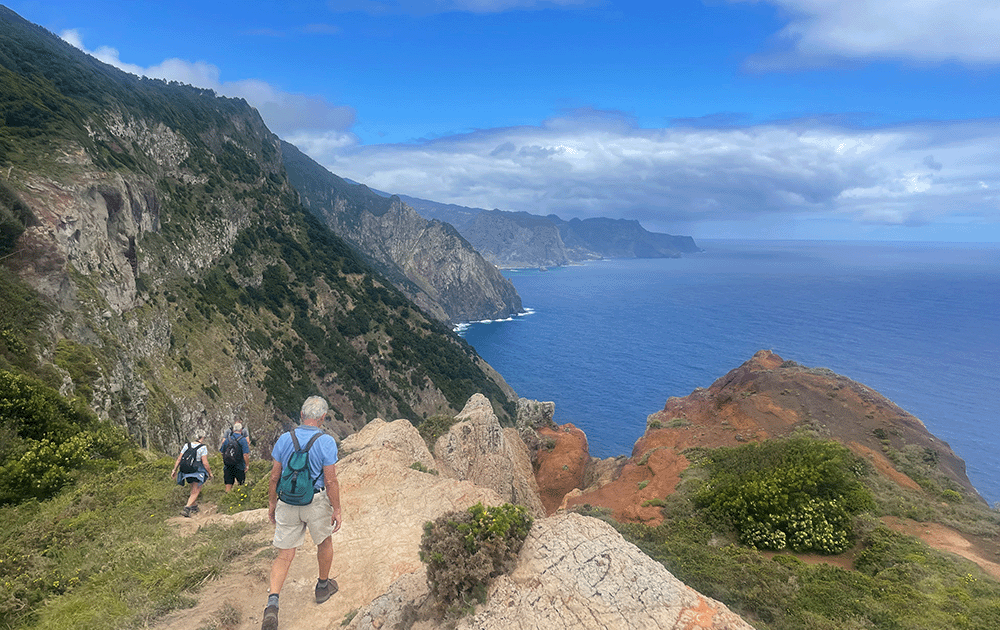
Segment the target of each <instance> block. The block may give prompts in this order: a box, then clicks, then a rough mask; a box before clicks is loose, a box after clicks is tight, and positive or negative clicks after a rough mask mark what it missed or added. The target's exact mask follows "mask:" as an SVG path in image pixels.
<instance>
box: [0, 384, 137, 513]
mask: <svg viewBox="0 0 1000 630" xmlns="http://www.w3.org/2000/svg"><path fill="white" fill-rule="evenodd" d="M0 436H3V437H4V438H5V440H4V444H2V445H0V505H4V504H10V503H20V502H21V501H25V500H27V499H47V498H49V497H51V496H53V495H54V494H55V493H56V492H58V491H59V490H60V489H61V488H62V487H63V486H65V485H66V484H67V483H69V482H70V481H71V480H73V479H74V478H75V477H76V476H77V475H78V473H79V472H80V471H81V470H83V469H90V470H97V469H100V468H102V467H103V466H104V465H105V464H107V465H110V466H112V467H114V466H117V465H118V463H119V460H121V459H122V458H123V457H125V456H126V454H127V453H128V452H129V451H131V449H132V446H131V445H130V443H129V441H128V439H127V438H126V437H125V434H124V433H123V432H122V430H121V429H119V428H117V427H114V426H112V425H110V424H109V423H106V422H99V421H98V420H97V418H96V417H94V415H93V414H92V413H91V412H89V411H88V410H86V409H84V408H83V407H81V406H80V405H79V404H74V403H70V402H69V401H67V400H66V399H65V398H63V397H62V396H60V395H59V393H58V392H56V391H55V390H54V389H52V388H51V387H48V386H47V385H44V384H42V383H41V382H39V381H35V380H33V379H30V378H27V377H24V376H20V375H16V374H13V373H11V372H6V371H3V370H0Z"/></svg>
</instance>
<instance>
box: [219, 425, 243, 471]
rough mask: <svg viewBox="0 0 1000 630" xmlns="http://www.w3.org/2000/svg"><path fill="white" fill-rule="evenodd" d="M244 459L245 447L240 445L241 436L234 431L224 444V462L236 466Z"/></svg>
mask: <svg viewBox="0 0 1000 630" xmlns="http://www.w3.org/2000/svg"><path fill="white" fill-rule="evenodd" d="M241 461H243V447H242V446H241V445H240V438H239V437H237V435H236V434H235V433H233V432H232V431H230V432H229V437H227V438H226V442H225V443H224V444H223V445H222V463H223V464H225V465H227V466H235V465H237V464H239V463H240V462H241Z"/></svg>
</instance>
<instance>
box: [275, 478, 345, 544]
mask: <svg viewBox="0 0 1000 630" xmlns="http://www.w3.org/2000/svg"><path fill="white" fill-rule="evenodd" d="M332 519H333V506H332V505H330V501H329V500H328V499H327V497H326V492H319V493H317V494H314V495H313V500H312V503H310V504H309V505H289V504H287V503H285V502H284V501H278V507H277V508H275V510H274V520H275V522H276V523H277V524H276V525H275V527H274V543H273V544H274V546H275V547H277V548H278V549H293V548H295V547H298V546H300V545H301V544H302V543H303V542H305V539H306V528H307V527H308V528H309V535H310V536H311V537H312V540H313V542H314V543H316V544H317V545H319V544H320V543H322V542H323V541H324V540H326V539H327V538H329V537H330V535H331V534H333V524H332V523H331V522H330V521H331V520H332Z"/></svg>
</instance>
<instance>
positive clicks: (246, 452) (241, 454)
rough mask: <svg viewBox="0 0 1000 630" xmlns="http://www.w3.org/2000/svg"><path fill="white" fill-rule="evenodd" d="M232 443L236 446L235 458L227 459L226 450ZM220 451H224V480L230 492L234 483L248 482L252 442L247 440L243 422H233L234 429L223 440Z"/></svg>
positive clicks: (227, 490)
mask: <svg viewBox="0 0 1000 630" xmlns="http://www.w3.org/2000/svg"><path fill="white" fill-rule="evenodd" d="M231 444H233V445H235V447H236V448H235V449H234V450H233V455H234V456H235V459H234V460H233V461H227V455H226V451H227V449H228V448H229V446H230V445H231ZM219 452H220V453H222V480H223V481H224V482H225V484H226V492H229V491H230V490H232V489H233V484H234V483H240V484H244V483H246V482H247V468H248V467H249V466H250V443H249V442H247V438H246V435H245V434H244V431H243V423H242V422H236V423H234V424H233V430H232V431H230V432H229V435H227V436H226V439H225V440H223V441H222V446H220V447H219Z"/></svg>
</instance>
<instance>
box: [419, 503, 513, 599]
mask: <svg viewBox="0 0 1000 630" xmlns="http://www.w3.org/2000/svg"><path fill="white" fill-rule="evenodd" d="M531 524H532V518H531V516H530V515H529V514H528V511H527V510H526V509H525V508H524V507H523V506H520V505H511V504H510V503H506V504H504V505H500V506H497V507H483V504H482V503H477V504H476V505H474V506H472V507H470V508H469V509H468V510H466V511H465V512H449V513H447V514H444V515H443V516H440V517H439V518H437V519H436V520H434V521H428V522H427V523H425V524H424V534H423V536H422V537H421V540H420V559H421V560H422V561H423V562H424V563H425V564H427V581H428V583H429V584H430V590H431V594H432V595H433V596H434V597H435V598H436V600H437V601H438V602H439V603H440V604H441V606H442V608H443V609H444V613H445V614H446V615H452V616H454V615H457V614H460V613H461V612H462V611H465V610H467V609H468V606H469V605H471V603H472V602H473V601H479V602H483V601H485V599H486V588H487V586H488V584H489V581H490V579H492V578H494V577H496V576H498V575H501V574H502V573H506V572H508V571H510V570H511V569H512V568H513V567H514V563H515V561H516V558H517V554H518V552H519V551H520V550H521V545H522V544H524V539H525V538H526V537H527V535H528V530H530V529H531Z"/></svg>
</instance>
